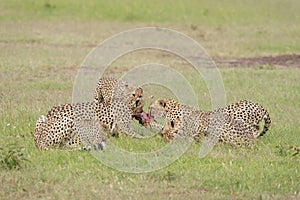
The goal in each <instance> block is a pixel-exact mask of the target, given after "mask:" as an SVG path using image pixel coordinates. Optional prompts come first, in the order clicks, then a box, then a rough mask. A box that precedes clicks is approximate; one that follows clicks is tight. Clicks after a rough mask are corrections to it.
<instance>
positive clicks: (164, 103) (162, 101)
mask: <svg viewBox="0 0 300 200" xmlns="http://www.w3.org/2000/svg"><path fill="white" fill-rule="evenodd" d="M158 102H159V105H161V106H162V107H164V108H165V107H166V105H167V103H166V100H165V99H160V100H159V101H158Z"/></svg>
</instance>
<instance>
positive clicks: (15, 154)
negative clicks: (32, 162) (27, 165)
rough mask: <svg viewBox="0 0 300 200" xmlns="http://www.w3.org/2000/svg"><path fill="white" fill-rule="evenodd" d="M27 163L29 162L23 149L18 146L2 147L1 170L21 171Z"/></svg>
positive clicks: (0, 150) (0, 154)
mask: <svg viewBox="0 0 300 200" xmlns="http://www.w3.org/2000/svg"><path fill="white" fill-rule="evenodd" d="M27 161H29V160H28V159H27V158H26V157H25V155H24V153H23V148H22V147H18V146H17V145H16V144H9V145H7V146H6V147H4V148H3V147H0V168H2V169H8V170H12V169H17V170H19V169H20V168H22V166H23V163H24V162H27Z"/></svg>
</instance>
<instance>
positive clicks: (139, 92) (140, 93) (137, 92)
mask: <svg viewBox="0 0 300 200" xmlns="http://www.w3.org/2000/svg"><path fill="white" fill-rule="evenodd" d="M132 96H133V97H140V98H141V97H143V89H142V88H140V87H139V88H137V89H136V90H135V91H134V92H132Z"/></svg>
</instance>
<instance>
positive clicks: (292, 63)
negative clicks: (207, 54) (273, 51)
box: [214, 54, 300, 68]
mask: <svg viewBox="0 0 300 200" xmlns="http://www.w3.org/2000/svg"><path fill="white" fill-rule="evenodd" d="M214 60H215V61H216V63H217V64H219V65H221V66H228V67H240V66H244V67H253V66H257V65H271V66H281V67H294V68H300V54H299V55H298V54H284V55H276V56H263V57H253V58H231V59H225V58H214Z"/></svg>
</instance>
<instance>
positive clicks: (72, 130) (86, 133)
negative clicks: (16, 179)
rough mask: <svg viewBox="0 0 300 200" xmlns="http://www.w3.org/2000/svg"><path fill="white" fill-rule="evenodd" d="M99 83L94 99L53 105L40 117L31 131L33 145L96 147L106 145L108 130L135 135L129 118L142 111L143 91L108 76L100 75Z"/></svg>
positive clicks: (42, 147) (42, 146) (45, 147)
mask: <svg viewBox="0 0 300 200" xmlns="http://www.w3.org/2000/svg"><path fill="white" fill-rule="evenodd" d="M99 85H101V87H102V88H103V90H101V88H100V87H97V88H96V90H95V91H96V92H95V98H94V102H85V103H74V104H64V105H59V106H55V107H53V108H52V109H50V110H49V112H48V114H47V116H41V117H40V118H39V119H38V120H37V122H36V127H35V130H34V134H33V135H34V140H35V144H36V146H37V147H38V148H40V149H44V150H48V149H50V148H53V147H62V146H63V147H68V148H71V149H72V148H75V147H81V146H83V147H82V148H83V149H96V150H97V149H103V147H104V146H105V141H106V138H107V137H108V136H109V135H107V132H109V133H112V134H114V133H118V132H124V133H126V134H128V135H131V136H136V134H135V132H134V131H133V127H132V122H131V121H132V118H133V117H134V115H135V114H136V113H138V112H143V105H144V101H143V99H142V94H143V90H142V89H141V88H135V87H133V86H129V85H128V84H127V83H126V82H124V81H118V80H116V79H113V78H107V77H103V78H101V79H100V80H99V83H98V86H99ZM108 88H110V89H108ZM137 137H138V136H137Z"/></svg>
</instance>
